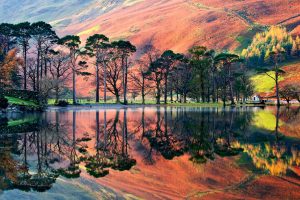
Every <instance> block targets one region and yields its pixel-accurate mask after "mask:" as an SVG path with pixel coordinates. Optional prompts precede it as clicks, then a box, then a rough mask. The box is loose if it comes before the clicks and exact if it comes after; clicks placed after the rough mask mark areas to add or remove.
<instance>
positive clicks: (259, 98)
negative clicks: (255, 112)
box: [251, 94, 262, 103]
mask: <svg viewBox="0 0 300 200" xmlns="http://www.w3.org/2000/svg"><path fill="white" fill-rule="evenodd" d="M261 100H262V99H261V97H260V96H259V95H257V94H255V95H253V96H252V97H251V101H252V102H254V103H259V102H261Z"/></svg>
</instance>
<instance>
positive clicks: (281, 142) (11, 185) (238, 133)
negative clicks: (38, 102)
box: [0, 107, 300, 192]
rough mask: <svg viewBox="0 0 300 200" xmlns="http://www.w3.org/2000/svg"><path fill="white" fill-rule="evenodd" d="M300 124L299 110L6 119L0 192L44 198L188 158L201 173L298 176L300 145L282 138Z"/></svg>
mask: <svg viewBox="0 0 300 200" xmlns="http://www.w3.org/2000/svg"><path fill="white" fill-rule="evenodd" d="M259 112H271V113H272V114H273V115H274V117H275V122H274V123H275V128H274V130H272V131H269V130H266V129H264V128H262V127H259V126H257V123H255V122H254V121H255V120H254V118H256V114H257V113H259ZM299 119H300V116H299V108H286V109H282V110H276V109H275V110H274V109H273V108H272V109H269V110H260V109H258V108H227V109H226V110H224V109H220V108H187V107H178V108H176V107H152V108H145V107H143V108H137V109H121V110H114V109H110V110H109V109H108V110H104V109H103V110H83V111H76V110H74V111H62V112H59V111H50V112H47V113H44V114H41V115H26V116H21V117H19V118H18V117H10V118H9V119H1V120H0V121H1V123H0V130H1V135H0V137H1V138H0V189H1V190H9V189H20V190H25V191H30V190H35V191H40V192H42V191H47V190H48V189H50V188H51V187H52V186H53V184H54V183H55V181H56V179H57V178H58V177H59V176H63V177H65V178H79V177H80V176H81V174H82V173H85V172H87V173H88V174H89V175H90V176H91V177H95V178H101V177H104V176H107V175H109V174H110V172H111V171H112V170H113V171H127V170H131V169H132V167H133V166H135V165H138V164H139V163H138V162H137V159H136V158H135V157H134V155H141V156H142V158H143V159H142V160H141V161H140V162H143V164H145V165H146V166H147V165H155V164H156V161H157V160H159V159H165V160H173V159H174V158H175V157H180V156H183V155H188V156H189V160H190V162H193V163H195V164H198V165H201V164H203V163H207V162H210V161H211V162H214V160H215V159H216V158H218V157H231V156H237V155H240V156H241V158H244V159H246V160H248V161H249V162H251V163H252V164H253V165H254V167H255V170H254V169H252V170H254V171H256V172H257V170H258V171H259V172H258V173H268V174H271V175H276V176H281V175H285V174H287V173H288V172H291V173H292V172H293V173H296V172H295V170H294V169H295V167H297V166H299V165H300V153H299V144H300V143H299V140H298V139H292V138H290V137H284V134H285V133H284V130H285V126H288V125H289V124H293V123H297V122H298V120H299ZM281 121H282V123H281ZM268 123H269V122H268Z"/></svg>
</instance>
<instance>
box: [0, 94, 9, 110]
mask: <svg viewBox="0 0 300 200" xmlns="http://www.w3.org/2000/svg"><path fill="white" fill-rule="evenodd" d="M8 105H9V104H8V100H7V99H6V98H5V97H3V96H2V97H0V109H6V108H7V107H8Z"/></svg>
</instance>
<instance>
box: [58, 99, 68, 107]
mask: <svg viewBox="0 0 300 200" xmlns="http://www.w3.org/2000/svg"><path fill="white" fill-rule="evenodd" d="M56 105H57V106H61V107H67V106H68V105H69V103H68V102H67V101H65V100H60V101H59V102H58V103H57V104H56Z"/></svg>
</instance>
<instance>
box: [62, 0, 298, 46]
mask: <svg viewBox="0 0 300 200" xmlns="http://www.w3.org/2000/svg"><path fill="white" fill-rule="evenodd" d="M299 10H300V2H299V1H289V0H284V1H280V0H275V1H271V2H270V1H261V0H251V1H237V0H229V1H221V0H212V1H211V0H210V1H208V0H188V1H186V0H172V1H161V0H148V1H142V2H139V3H137V4H134V5H132V6H129V7H126V8H124V7H122V6H121V7H117V8H115V9H114V10H112V11H110V12H108V13H105V14H103V15H101V16H99V17H97V18H96V19H94V20H91V21H90V20H88V21H87V22H85V23H82V24H75V25H72V26H69V27H67V28H66V29H65V30H64V31H63V32H62V33H75V34H76V33H77V34H78V33H82V32H83V31H85V32H83V33H85V34H80V35H81V36H82V37H83V38H85V37H86V36H87V35H89V34H91V33H94V32H102V33H105V34H107V35H109V36H110V37H111V38H113V39H119V38H123V39H129V40H131V41H132V42H133V43H134V44H136V45H138V46H141V45H143V44H145V43H149V42H152V43H154V44H155V45H156V46H158V47H159V48H161V49H167V48H171V49H174V50H175V51H186V50H187V49H188V48H189V47H191V46H192V45H195V44H201V45H206V46H209V47H211V48H215V49H219V50H221V49H229V50H235V49H236V48H238V47H239V46H240V45H243V46H245V45H247V44H248V42H249V41H250V38H252V36H253V35H254V34H255V33H256V32H257V31H260V30H261V29H262V28H263V27H264V26H266V25H271V24H279V23H282V24H284V25H286V26H288V28H289V30H290V31H292V30H294V29H295V28H296V29H297V26H298V25H299V24H300V16H299V14H300V12H299ZM166 27H167V28H166Z"/></svg>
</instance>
